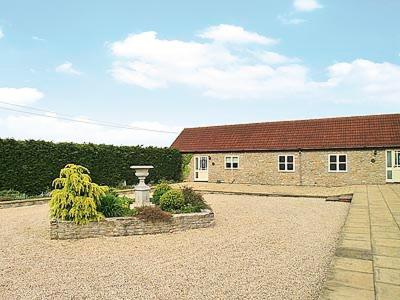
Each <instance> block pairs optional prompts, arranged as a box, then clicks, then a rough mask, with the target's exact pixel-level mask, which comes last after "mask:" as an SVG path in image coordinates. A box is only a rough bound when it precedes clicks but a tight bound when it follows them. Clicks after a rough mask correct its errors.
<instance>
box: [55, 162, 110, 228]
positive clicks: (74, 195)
mask: <svg viewBox="0 0 400 300" xmlns="http://www.w3.org/2000/svg"><path fill="white" fill-rule="evenodd" d="M53 186H54V190H53V191H52V192H51V201H50V216H51V217H53V218H56V219H58V220H67V221H74V222H75V223H77V224H85V223H87V222H89V221H94V220H97V221H98V220H100V219H101V218H103V215H102V214H101V213H99V212H98V211H97V205H98V204H99V199H100V197H101V196H103V195H104V194H105V192H106V191H107V190H108V187H106V186H99V185H97V184H95V183H93V182H92V179H91V178H90V176H89V170H88V169H87V168H85V167H83V166H79V165H74V164H68V165H66V166H65V168H63V169H61V171H60V177H59V178H56V179H55V180H54V181H53Z"/></svg>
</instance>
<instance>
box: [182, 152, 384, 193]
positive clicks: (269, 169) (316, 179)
mask: <svg viewBox="0 0 400 300" xmlns="http://www.w3.org/2000/svg"><path fill="white" fill-rule="evenodd" d="M342 153H343V154H347V172H343V173H333V172H328V155H329V154H342ZM196 155H202V154H196ZM196 155H194V156H196ZM204 155H205V156H208V157H209V158H210V159H209V172H208V177H209V180H208V181H209V182H218V181H222V182H225V183H250V184H271V185H309V186H343V185H356V184H384V183H385V182H386V157H385V155H386V154H385V151H384V150H378V151H376V153H375V152H374V150H346V151H334V150H332V151H301V152H299V151H296V152H293V151H292V152H290V151H289V152H272V151H271V152H238V153H235V152H232V153H205V154H204ZM229 155H235V156H239V169H236V170H226V169H225V166H224V158H225V156H229ZM279 155H294V158H295V171H294V172H281V171H279V170H278V156H279ZM193 180H194V157H193V158H192V162H191V171H190V176H189V181H193Z"/></svg>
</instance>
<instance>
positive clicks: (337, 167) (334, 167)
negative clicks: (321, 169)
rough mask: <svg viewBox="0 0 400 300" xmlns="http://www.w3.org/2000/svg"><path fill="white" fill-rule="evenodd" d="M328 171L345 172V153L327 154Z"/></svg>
mask: <svg viewBox="0 0 400 300" xmlns="http://www.w3.org/2000/svg"><path fill="white" fill-rule="evenodd" d="M329 172H347V155H346V154H329Z"/></svg>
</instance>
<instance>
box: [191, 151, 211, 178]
mask: <svg viewBox="0 0 400 300" xmlns="http://www.w3.org/2000/svg"><path fill="white" fill-rule="evenodd" d="M194 181H208V156H195V157H194Z"/></svg>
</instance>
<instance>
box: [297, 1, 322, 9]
mask: <svg viewBox="0 0 400 300" xmlns="http://www.w3.org/2000/svg"><path fill="white" fill-rule="evenodd" d="M293 6H294V8H295V10H297V11H313V10H315V9H318V8H322V5H321V4H319V3H318V1H317V0H294V2H293Z"/></svg>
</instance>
